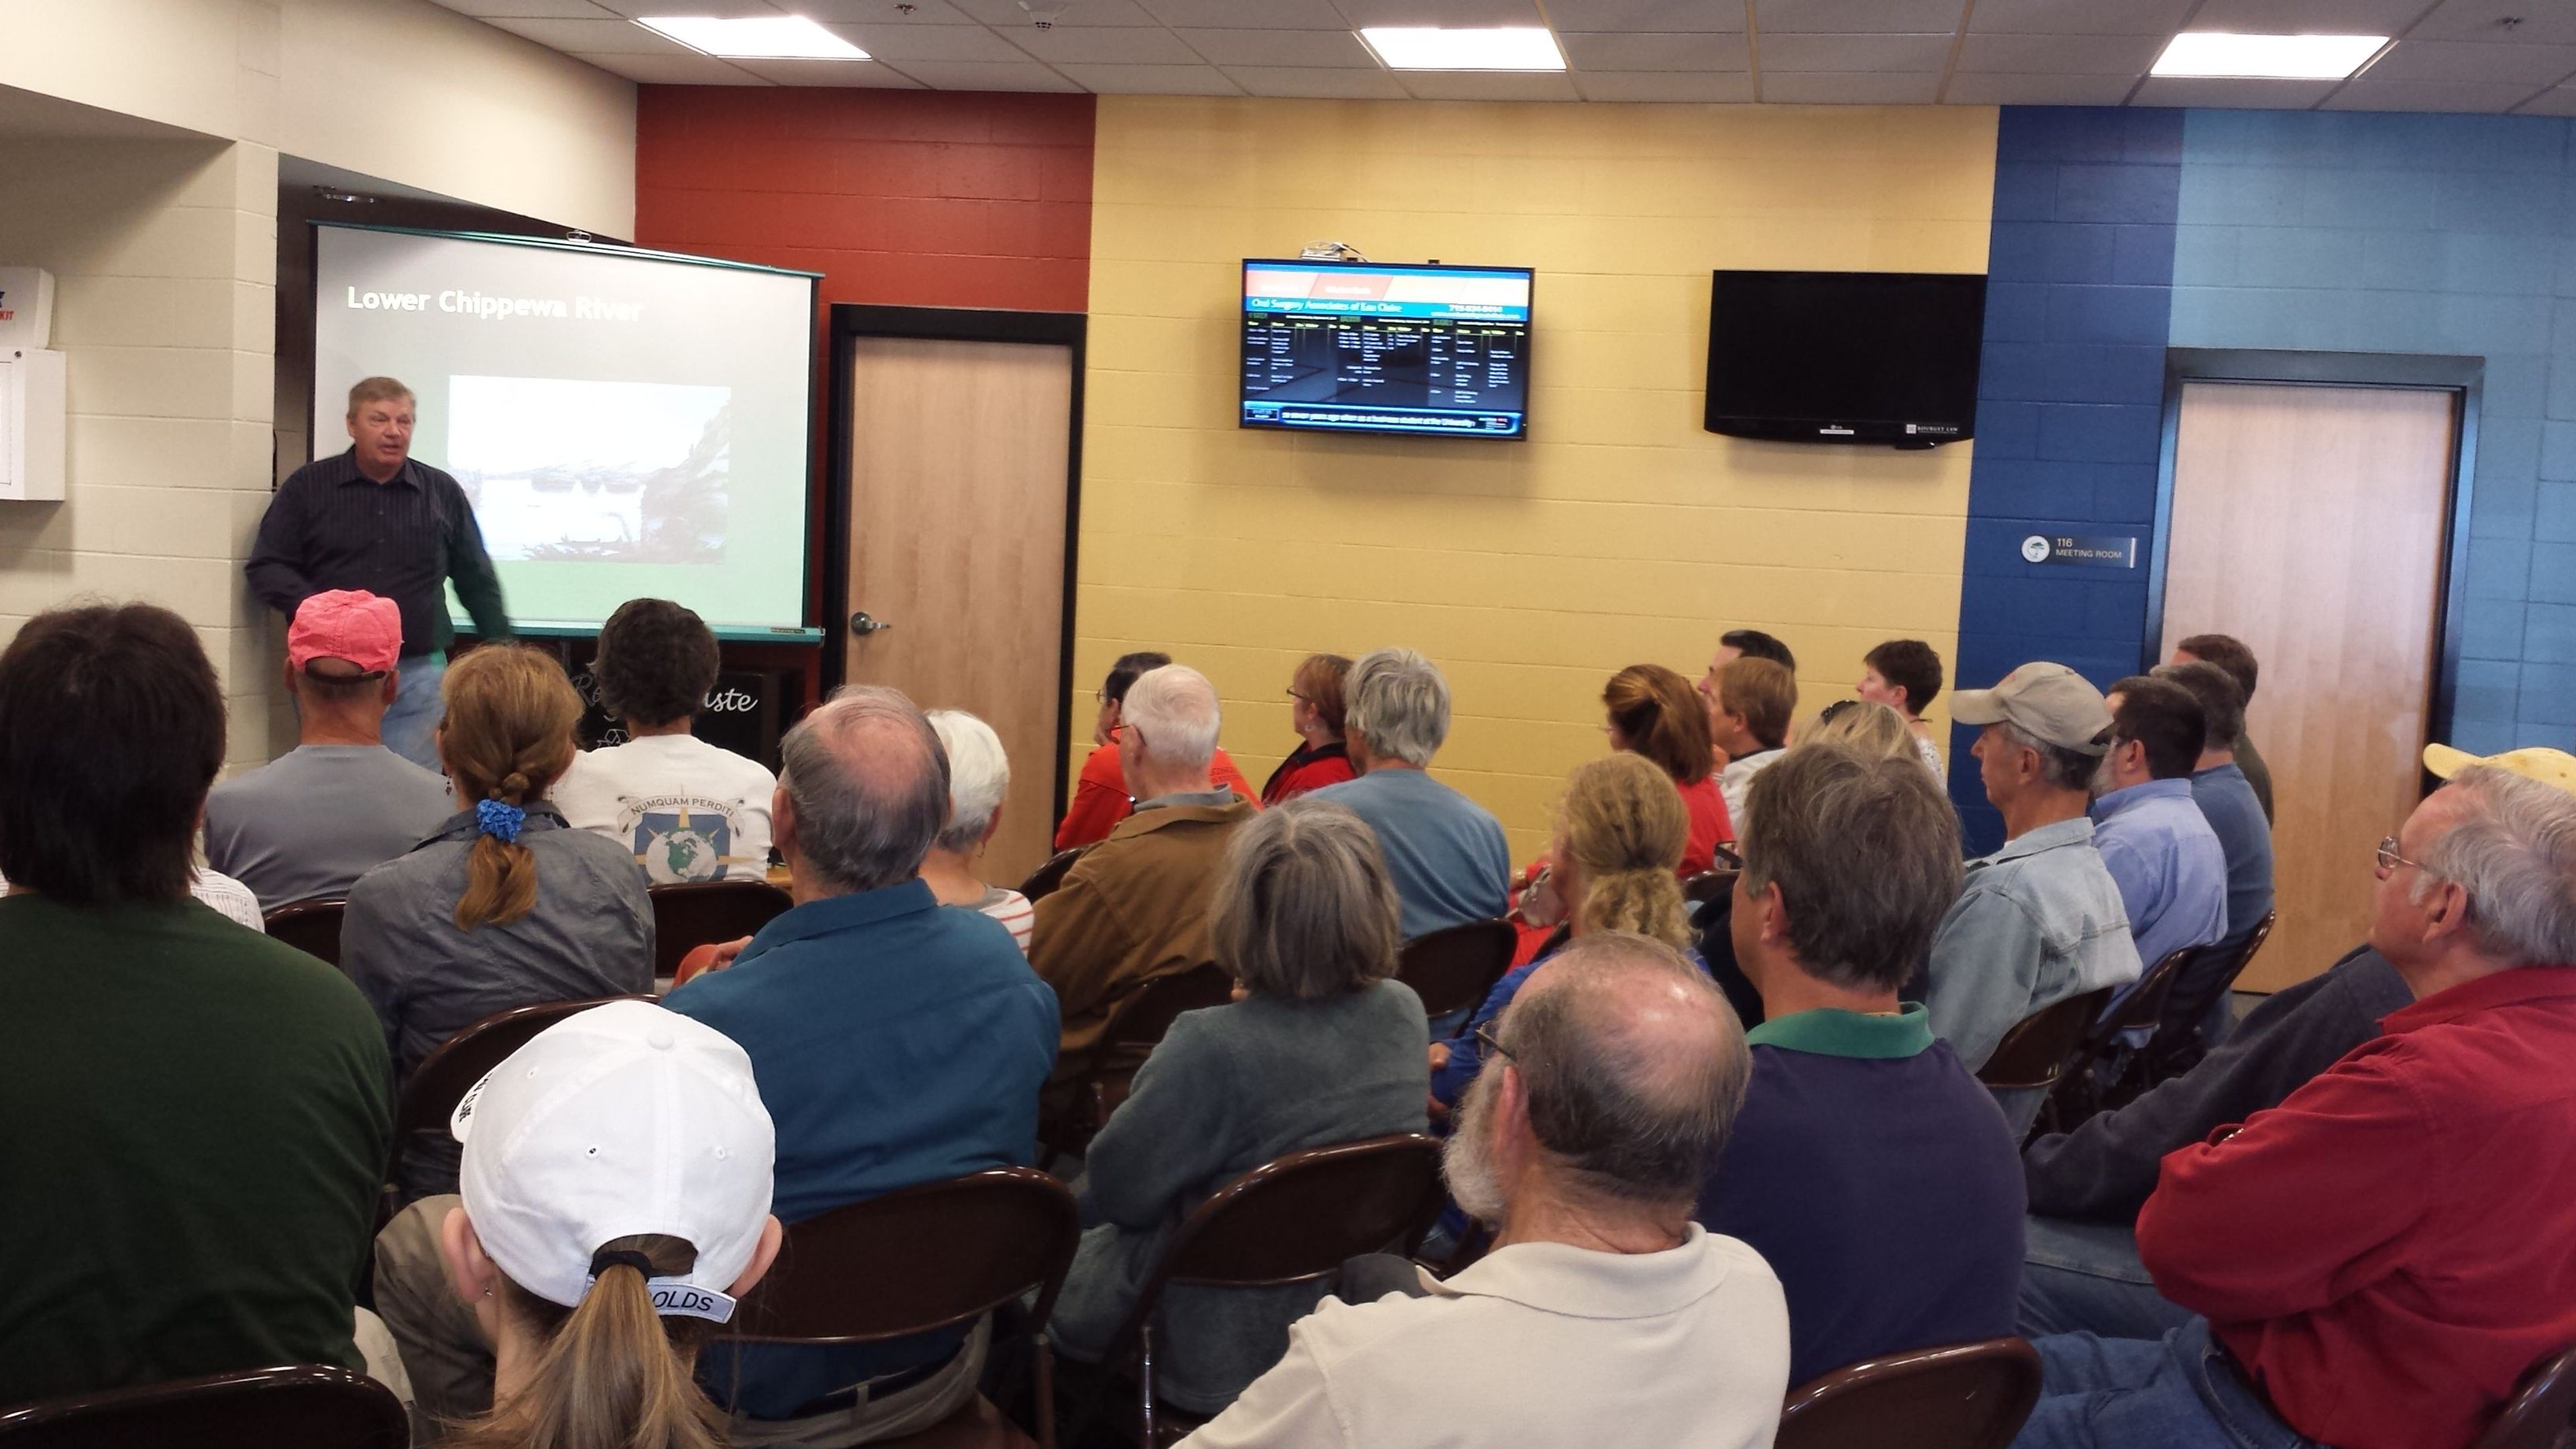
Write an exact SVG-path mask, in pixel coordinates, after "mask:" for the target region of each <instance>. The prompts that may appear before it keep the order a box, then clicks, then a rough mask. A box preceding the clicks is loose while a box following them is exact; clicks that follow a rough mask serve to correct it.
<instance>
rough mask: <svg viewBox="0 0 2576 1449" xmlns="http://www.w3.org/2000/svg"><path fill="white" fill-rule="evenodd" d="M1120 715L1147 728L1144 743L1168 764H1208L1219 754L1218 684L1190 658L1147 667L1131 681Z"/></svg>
mask: <svg viewBox="0 0 2576 1449" xmlns="http://www.w3.org/2000/svg"><path fill="white" fill-rule="evenodd" d="M1118 718H1119V719H1120V720H1121V721H1123V722H1124V723H1125V724H1126V725H1127V727H1128V728H1130V729H1134V730H1139V731H1142V732H1143V734H1144V736H1145V748H1146V750H1147V751H1148V752H1150V753H1151V754H1152V755H1153V756H1154V758H1156V759H1158V760H1161V761H1162V762H1164V763H1165V764H1169V765H1204V764H1206V763H1207V762H1208V761H1210V760H1212V759H1214V758H1215V757H1216V735H1217V729H1218V727H1219V726H1220V725H1221V724H1223V722H1224V718H1223V714H1222V712H1221V711H1220V710H1219V709H1218V707H1217V702H1216V686H1215V685H1213V684H1210V683H1208V679H1207V676H1206V675H1204V674H1201V673H1199V672H1198V671H1197V670H1195V669H1192V668H1191V667H1189V666H1188V665H1186V664H1166V665H1164V666H1163V667H1162V668H1160V669H1148V670H1146V671H1145V672H1144V673H1143V674H1140V675H1138V676H1136V682H1135V683H1134V684H1131V685H1129V686H1127V698H1126V701H1125V702H1124V703H1122V704H1120V705H1119V706H1118Z"/></svg>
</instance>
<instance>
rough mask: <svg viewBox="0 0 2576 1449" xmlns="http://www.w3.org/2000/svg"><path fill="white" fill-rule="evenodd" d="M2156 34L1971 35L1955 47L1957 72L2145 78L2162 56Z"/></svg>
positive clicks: (2162, 42)
mask: <svg viewBox="0 0 2576 1449" xmlns="http://www.w3.org/2000/svg"><path fill="white" fill-rule="evenodd" d="M2164 48H2165V37H2163V36H2161V35H1984V34H1974V33H1972V34H1970V35H1969V37H1968V42H1967V44H1965V45H1963V46H1961V47H1959V69H1960V70H1962V71H1997V72H2002V73H2004V74H2008V75H2030V76H2102V75H2118V76H2127V77H2129V78H2130V79H2132V80H2134V79H2136V78H2137V77H2139V76H2142V75H2145V74H2146V73H2147V67H2148V66H2151V65H2153V64H2155V63H2156V57H2157V56H2158V55H2160V54H2162V53H2163V51H2164Z"/></svg>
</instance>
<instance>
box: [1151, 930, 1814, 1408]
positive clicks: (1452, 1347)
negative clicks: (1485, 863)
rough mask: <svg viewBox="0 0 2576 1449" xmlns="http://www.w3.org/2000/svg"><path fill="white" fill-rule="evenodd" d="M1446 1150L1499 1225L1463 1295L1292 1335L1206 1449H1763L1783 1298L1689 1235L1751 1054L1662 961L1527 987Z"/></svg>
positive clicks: (1755, 1257)
mask: <svg viewBox="0 0 2576 1449" xmlns="http://www.w3.org/2000/svg"><path fill="white" fill-rule="evenodd" d="M1495 1038H1496V1039H1495V1045H1494V1050H1495V1054H1496V1055H1497V1056H1499V1057H1500V1058H1501V1059H1502V1060H1501V1062H1500V1064H1499V1065H1498V1067H1497V1069H1496V1070H1494V1071H1491V1072H1488V1073H1486V1074H1485V1075H1484V1077H1483V1078H1482V1079H1480V1080H1479V1081H1478V1082H1477V1084H1476V1089H1475V1091H1474V1092H1473V1093H1471V1094H1470V1095H1469V1096H1468V1098H1467V1102H1466V1106H1465V1109H1464V1111H1463V1113H1462V1114H1461V1116H1460V1119H1459V1123H1458V1130H1457V1132H1456V1134H1455V1135H1453V1136H1452V1137H1451V1138H1450V1140H1449V1150H1448V1158H1447V1175H1448V1179H1449V1187H1450V1191H1451V1192H1453V1193H1454V1194H1456V1196H1457V1198H1458V1200H1459V1201H1460V1202H1462V1203H1464V1204H1466V1205H1467V1207H1468V1209H1469V1210H1470V1211H1472V1212H1474V1213H1475V1214H1476V1215H1477V1216H1478V1217H1479V1218H1482V1219H1484V1220H1485V1221H1487V1222H1489V1223H1492V1224H1494V1225H1495V1227H1496V1229H1497V1232H1496V1236H1495V1239H1494V1247H1493V1250H1492V1251H1491V1252H1489V1253H1487V1254H1486V1255H1485V1256H1484V1257H1483V1258H1482V1259H1480V1260H1478V1261H1477V1262H1476V1263H1475V1264H1474V1265H1473V1266H1471V1267H1469V1268H1467V1269H1465V1270H1464V1271H1462V1272H1460V1273H1459V1274H1458V1275H1457V1276H1456V1277H1454V1278H1451V1279H1449V1280H1448V1281H1446V1282H1441V1281H1437V1280H1434V1279H1432V1278H1431V1277H1430V1276H1429V1275H1428V1274H1427V1273H1425V1272H1423V1271H1422V1270H1420V1269H1417V1268H1414V1267H1412V1266H1411V1265H1409V1264H1406V1263H1404V1262H1403V1261H1402V1260H1400V1259H1399V1260H1393V1261H1392V1262H1387V1261H1385V1260H1381V1259H1364V1260H1361V1261H1362V1262H1363V1263H1366V1264H1370V1265H1373V1266H1382V1267H1383V1269H1384V1270H1385V1271H1384V1272H1383V1275H1382V1276H1383V1277H1384V1278H1385V1279H1386V1280H1387V1281H1386V1283H1385V1284H1384V1285H1383V1287H1376V1286H1374V1285H1372V1286H1362V1283H1361V1282H1356V1281H1353V1280H1355V1279H1361V1278H1364V1277H1368V1276H1378V1275H1363V1274H1360V1273H1355V1272H1353V1273H1346V1274H1345V1275H1344V1283H1343V1286H1342V1290H1341V1292H1342V1294H1343V1295H1344V1297H1345V1298H1347V1299H1348V1300H1349V1301H1342V1300H1340V1299H1327V1300H1326V1301H1325V1302H1324V1304H1323V1306H1322V1307H1320V1308H1318V1309H1317V1310H1316V1311H1315V1312H1314V1313H1313V1314H1312V1315H1311V1316H1309V1317H1307V1318H1306V1319H1304V1320H1303V1321H1301V1322H1299V1323H1298V1324H1297V1326H1296V1327H1295V1328H1293V1329H1291V1330H1290V1331H1289V1336H1288V1353H1287V1356H1286V1357H1285V1358H1284V1359H1282V1360H1281V1361H1280V1363H1279V1366H1278V1367H1276V1368H1274V1369H1272V1370H1271V1371H1270V1372H1268V1373H1267V1374H1264V1375H1262V1377H1261V1379H1260V1380H1259V1381H1258V1382H1256V1383H1254V1384H1253V1385H1252V1387H1251V1388H1249V1389H1247V1390H1246V1391H1245V1392H1244V1394H1243V1397H1241V1398H1239V1399H1237V1400H1236V1401H1235V1403H1234V1407H1232V1408H1230V1409H1228V1410H1227V1411H1226V1412H1225V1413H1224V1414H1222V1415H1220V1416H1219V1417H1218V1418H1217V1419H1216V1420H1215V1421H1214V1422H1212V1423H1210V1424H1209V1425H1208V1426H1207V1427H1206V1428H1204V1429H1201V1430H1200V1431H1199V1432H1198V1433H1196V1434H1194V1435H1192V1436H1191V1437H1190V1438H1189V1439H1187V1440H1185V1441H1183V1442H1184V1443H1186V1444H1188V1445H1189V1446H1191V1449H1247V1446H1254V1445H1261V1446H1279V1449H1292V1446H1293V1449H1317V1446H1324V1449H1340V1446H1352V1449H1378V1446H1382V1445H1407V1444H1531V1445H1566V1444H1596V1443H1600V1444H1607V1443H1618V1444H1652V1445H1676V1446H1679V1445H1687V1446H1691V1449H1760V1446H1766V1445H1768V1444H1770V1442H1771V1436H1772V1433H1773V1432H1774V1430H1775V1429H1776V1428H1777V1427H1778V1425H1779V1420H1780V1400H1781V1395H1782V1394H1783V1392H1784V1391H1785V1390H1786V1388H1787V1384H1788V1375H1789V1320H1788V1314H1787V1312H1786V1311H1785V1310H1784V1308H1783V1307H1782V1304H1781V1298H1780V1281H1779V1279H1777V1278H1775V1277H1773V1276H1772V1273H1771V1269H1770V1267H1769V1265H1767V1264H1765V1263H1764V1262H1763V1261H1762V1257H1761V1255H1760V1254H1759V1253H1756V1252H1755V1251H1753V1249H1752V1248H1750V1247H1748V1246H1746V1245H1745V1244H1743V1243H1741V1242H1738V1241H1736V1240H1735V1239H1733V1238H1729V1237H1723V1236H1720V1235H1718V1234H1715V1233H1711V1232H1709V1231H1708V1230H1707V1229H1705V1228H1702V1227H1700V1226H1699V1225H1698V1224H1697V1223H1694V1222H1692V1221H1691V1204H1692V1200H1693V1197H1694V1196H1695V1194H1697V1192H1698V1191H1699V1186H1700V1183H1701V1182H1702V1181H1703V1180H1704V1179H1705V1178H1706V1177H1707V1175H1708V1171H1709V1168H1710V1165H1711V1164H1712V1163H1713V1162H1715V1160H1716V1158H1717V1155H1718V1149H1719V1148H1720V1147H1721V1146H1722V1145H1723V1144H1724V1143H1725V1140H1726V1130H1727V1124H1728V1122H1729V1121H1730V1120H1731V1119H1732V1118H1733V1117H1734V1115H1735V1111H1736V1107H1737V1104H1738V1103H1739V1102H1741V1101H1742V1099H1743V1095H1744V1083H1745V1074H1746V1064H1745V1050H1744V1038H1743V1034H1742V1032H1741V1030H1740V1029H1739V1028H1738V1027H1737V1026H1736V1024H1735V1018H1734V1015H1733V1014H1732V1013H1731V1012H1729V1011H1728V1010H1727V1008H1726V1002H1725V999H1724V998H1723V997H1721V996H1719V995H1718V993H1717V991H1716V990H1715V989H1714V988H1712V987H1711V986H1710V985H1709V984H1708V981H1707V979H1706V978H1704V977H1702V976H1701V975H1700V974H1699V973H1698V972H1697V971H1695V970H1693V969H1691V967H1690V964H1689V963H1688V962H1686V961H1685V960H1683V959H1682V957H1681V954H1680V953H1679V952H1677V951H1675V950H1673V949H1672V948H1671V947H1669V946H1665V945H1663V944H1661V943H1659V942H1654V941H1649V940H1646V939H1644V938H1642V937H1637V936H1626V935H1596V936H1590V937H1587V938H1585V940H1584V941H1583V942H1582V943H1581V944H1579V945H1577V946H1575V947H1573V948H1572V949H1570V950H1568V951H1566V952H1564V953H1563V954H1561V955H1559V956H1558V957H1557V958H1556V959H1555V960H1553V961H1551V962H1550V963H1549V964H1548V965H1547V966H1546V967H1545V968H1544V969H1542V970H1541V971H1540V972H1539V973H1538V975H1537V976H1535V977H1534V978H1532V979H1531V981H1530V986H1529V989H1528V990H1527V991H1525V992H1523V993H1521V996H1520V999H1519V1000H1518V1001H1516V1002H1514V1003H1513V1005H1512V1009H1511V1010H1510V1011H1509V1012H1506V1013H1505V1014H1504V1016H1503V1019H1502V1022H1501V1025H1500V1027H1499V1030H1498V1031H1497V1032H1496V1033H1495Z"/></svg>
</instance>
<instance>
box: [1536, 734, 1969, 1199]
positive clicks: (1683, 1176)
mask: <svg viewBox="0 0 2576 1449" xmlns="http://www.w3.org/2000/svg"><path fill="white" fill-rule="evenodd" d="M1773 768H1775V769H1776V768H1778V766H1774V767H1773ZM1922 768H1923V767H1922V766H1920V765H1917V766H1915V770H1916V772H1917V773H1920V772H1921V771H1922ZM1757 778H1758V777H1757ZM1545 971H1546V975H1545V976H1544V977H1543V978H1542V979H1541V981H1540V982H1539V989H1537V990H1532V991H1525V992H1523V993H1522V994H1521V995H1520V996H1519V997H1518V998H1517V999H1516V1000H1515V1001H1514V1002H1513V1003H1512V1005H1511V1006H1510V1007H1509V1008H1507V1009H1506V1010H1505V1011H1504V1013H1503V1021H1502V1032H1501V1035H1500V1037H1499V1040H1500V1041H1501V1043H1502V1047H1503V1053H1504V1056H1505V1057H1506V1058H1507V1059H1508V1061H1509V1062H1510V1064H1511V1065H1512V1066H1513V1067H1514V1068H1515V1069H1517V1070H1518V1071H1519V1072H1520V1075H1521V1081H1522V1083H1523V1084H1524V1086H1525V1087H1526V1089H1527V1091H1528V1094H1529V1120H1530V1132H1531V1134H1532V1135H1533V1136H1535V1137H1537V1139H1538V1142H1539V1145H1540V1146H1541V1147H1544V1148H1546V1149H1547V1150H1548V1151H1549V1152H1550V1153H1552V1154H1553V1155H1554V1156H1555V1158H1556V1159H1557V1161H1558V1162H1559V1163H1561V1164H1562V1165H1563V1167H1564V1168H1565V1170H1566V1171H1568V1172H1569V1173H1571V1174H1572V1176H1573V1178H1574V1180H1575V1184H1576V1185H1577V1186H1578V1187H1582V1188H1587V1189H1589V1190H1591V1191H1593V1192H1595V1193H1598V1194H1599V1195H1601V1196H1603V1197H1607V1198H1612V1199H1616V1200H1620V1201H1626V1202H1639V1203H1676V1202H1690V1201H1692V1200H1694V1199H1695V1198H1697V1197H1698V1196H1699V1192H1700V1188H1701V1185H1702V1184H1703V1183H1704V1182H1706V1180H1707V1178H1708V1174H1709V1172H1710V1171H1711V1170H1712V1169H1713V1168H1714V1167H1715V1166H1716V1165H1717V1158H1718V1154H1719V1153H1721V1152H1723V1151H1724V1150H1725V1148H1726V1136H1727V1133H1728V1131H1729V1130H1730V1129H1731V1128H1732V1127H1733V1126H1734V1124H1735V1114H1736V1110H1737V1109H1738V1108H1740V1107H1742V1106H1743V1105H1744V1089H1745V1085H1746V1083H1747V1082H1748V1081H1749V1080H1750V1079H1751V1077H1752V1075H1753V1057H1752V1054H1751V1052H1750V1050H1749V1049H1748V1048H1747V1047H1746V1046H1745V1044H1744V1028H1743V1026H1742V1025H1741V1024H1740V1023H1739V1022H1737V1021H1736V1019H1735V1010H1734V1008H1732V1007H1730V1006H1728V1005H1727V1004H1726V998H1725V997H1724V996H1723V995H1722V994H1720V993H1719V991H1718V989H1717V987H1716V986H1715V985H1713V984H1711V983H1710V981H1709V979H1708V977H1707V976H1706V975H1704V974H1702V973H1701V972H1700V971H1699V970H1698V969H1697V968H1695V967H1693V966H1692V965H1691V964H1690V962H1689V960H1688V959H1687V958H1685V957H1684V956H1683V955H1682V953H1681V952H1679V951H1676V950H1674V949H1673V948H1672V947H1670V946H1667V945H1665V944H1664V943H1663V942H1661V941H1657V940H1654V939H1652V938H1650V937H1646V936H1636V935H1630V934H1628V933H1626V932H1622V931H1597V932H1593V933H1591V934H1588V935H1585V936H1582V937H1580V938H1578V939H1576V940H1575V942H1574V943H1573V944H1572V945H1570V946H1567V947H1566V948H1565V949H1563V950H1561V951H1559V952H1557V953H1556V954H1555V955H1554V956H1552V957H1550V958H1549V959H1548V964H1547V966H1546V968H1545ZM1638 986H1646V987H1649V988H1661V989H1666V990H1678V991H1679V992H1680V993H1681V994H1682V996H1683V997H1684V999H1685V1000H1686V1001H1687V1002H1688V1003H1689V1004H1690V1005H1692V1006H1693V1007H1695V1008H1696V1010H1695V1011H1692V1012H1690V1013H1688V1014H1687V1015H1686V1016H1685V1015H1682V1014H1670V1015H1665V1016H1663V1017H1662V1018H1661V1019H1651V1018H1649V1019H1641V1018H1640V1016H1639V1015H1638V1014H1637V1013H1635V1012H1634V1011H1632V1010H1630V1009H1629V1008H1630V1006H1631V1004H1632V1003H1633V1001H1634V999H1635V989H1634V988H1636V987H1638ZM1488 1070H1489V1071H1490V1070H1491V1068H1490V1067H1489V1068H1488Z"/></svg>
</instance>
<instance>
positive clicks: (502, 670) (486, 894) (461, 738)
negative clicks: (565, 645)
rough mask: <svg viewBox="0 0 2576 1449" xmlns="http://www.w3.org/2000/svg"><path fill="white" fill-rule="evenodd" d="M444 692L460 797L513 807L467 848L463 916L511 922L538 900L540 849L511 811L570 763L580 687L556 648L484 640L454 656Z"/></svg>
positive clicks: (466, 922) (451, 767) (444, 724)
mask: <svg viewBox="0 0 2576 1449" xmlns="http://www.w3.org/2000/svg"><path fill="white" fill-rule="evenodd" d="M439 693H440V695H441V697H442V698H443V699H444V700H445V702H446V705H447V714H446V717H445V719H444V720H442V721H441V723H440V726H439V730H440V733H439V752H440V753H441V754H442V755H444V756H445V757H446V761H447V769H448V773H450V774H452V775H454V776H455V777H456V783H457V787H458V790H459V792H460V798H459V799H458V801H457V803H458V804H459V805H468V804H470V805H472V806H474V807H476V808H480V807H481V806H482V805H483V803H484V802H485V801H491V802H495V803H496V804H498V805H500V806H504V807H507V809H506V810H504V811H503V812H501V820H502V822H503V823H504V828H502V829H499V830H496V829H495V828H494V827H493V826H492V825H491V824H487V825H486V827H485V832H484V833H483V834H482V835H480V836H477V837H476V838H475V841H474V845H473V848H472V849H471V850H469V851H468V852H467V853H466V856H465V891H464V894H462V895H460V896H458V897H457V900H456V916H455V920H456V926H457V929H458V930H463V931H471V930H473V929H474V928H475V927H477V926H483V925H494V926H506V925H509V924H511V923H512V922H514V921H517V920H519V919H521V918H523V917H525V916H526V915H527V914H528V912H530V911H531V910H534V909H535V908H536V904H537V858H536V856H534V855H533V854H531V853H530V852H529V850H528V848H527V847H526V846H524V845H521V844H519V843H518V838H517V837H518V827H517V824H516V823H515V818H516V817H515V814H514V812H524V811H525V809H526V807H527V806H528V804H529V803H530V802H532V801H535V800H540V799H542V798H544V796H545V792H546V790H547V789H548V788H549V787H550V786H552V785H553V784H554V782H555V780H556V779H557V778H558V777H559V776H561V775H562V774H563V772H564V771H565V770H566V769H568V768H570V767H571V765H572V759H573V754H574V752H575V750H576V748H577V747H576V745H575V743H574V739H573V731H574V730H575V729H576V728H577V727H578V726H579V724H580V723H581V696H580V695H578V694H576V693H574V692H573V687H572V681H571V680H569V679H566V678H565V677H564V672H563V666H562V665H561V664H559V663H557V662H555V658H554V656H553V655H550V654H545V653H541V652H539V651H538V650H535V649H531V648H529V647H527V646H526V645H522V644H507V643H503V644H486V645H483V646H482V647H480V648H477V649H475V650H473V651H472V652H470V653H468V654H466V655H465V656H464V657H463V658H461V659H459V660H457V661H456V663H454V664H453V665H451V666H449V668H448V671H447V678H446V679H445V680H444V681H443V682H442V683H441V685H440V687H439Z"/></svg>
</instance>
